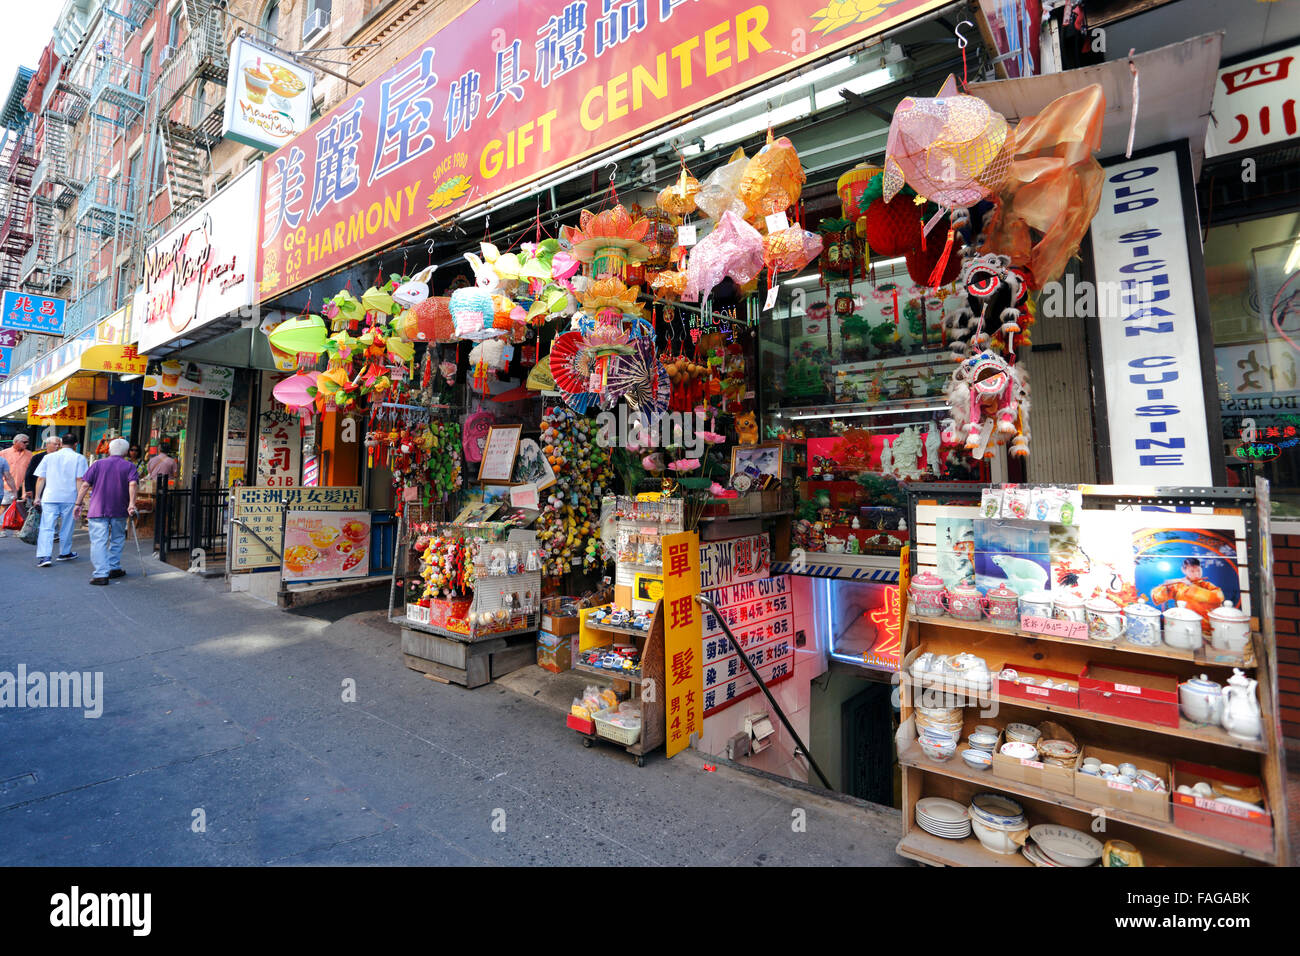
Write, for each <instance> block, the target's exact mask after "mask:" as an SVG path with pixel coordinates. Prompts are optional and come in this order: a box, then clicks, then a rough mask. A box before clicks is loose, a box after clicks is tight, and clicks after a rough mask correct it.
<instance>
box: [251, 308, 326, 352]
mask: <svg viewBox="0 0 1300 956" xmlns="http://www.w3.org/2000/svg"><path fill="white" fill-rule="evenodd" d="M328 337H329V332H328V331H327V330H326V328H325V320H324V319H322V318H321V317H320V316H319V315H299V316H294V317H293V318H289V319H285V320H284V321H283V322H281V323H279V324H278V325H277V326H275V328H273V329H271V331H270V332H268V333H267V334H266V340H267V342H269V343H270V346H271V349H272V351H274V352H277V353H280V354H282V355H286V356H290V357H294V358H296V357H297V356H299V355H310V356H312V357H313V358H314V357H317V356H319V355H320V354H321V353H322V352H324V351H325V343H326V340H327V339H328Z"/></svg>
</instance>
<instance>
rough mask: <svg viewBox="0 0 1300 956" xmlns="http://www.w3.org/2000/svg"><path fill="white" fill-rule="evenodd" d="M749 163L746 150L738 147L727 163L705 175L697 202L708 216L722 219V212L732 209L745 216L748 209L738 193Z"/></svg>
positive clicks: (738, 214)
mask: <svg viewBox="0 0 1300 956" xmlns="http://www.w3.org/2000/svg"><path fill="white" fill-rule="evenodd" d="M748 165H749V160H748V159H746V158H745V151H744V150H743V149H739V148H737V150H736V151H735V152H734V153H732V154H731V159H730V160H728V161H727V163H726V164H725V165H723V166H719V167H718V168H717V169H715V170H714V171H713V172H711V173H709V175H708V176H706V177H705V179H704V182H703V183H702V184H701V185H700V191H699V192H698V193H696V195H695V203H696V205H698V206H699V207H700V210H701V211H702V212H703V213H704V214H705V215H706V216H708V217H709V218H710V219H717V220H719V221H721V219H722V214H723V213H724V212H728V211H730V212H733V213H735V214H736V215H737V216H740V217H741V218H744V216H745V213H746V212H747V211H748V210H747V208H746V206H745V203H744V200H742V199H740V198H739V196H737V193H738V192H740V182H741V180H742V179H744V178H745V167H747V166H748Z"/></svg>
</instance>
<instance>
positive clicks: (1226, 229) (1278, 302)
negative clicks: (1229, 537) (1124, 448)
mask: <svg viewBox="0 0 1300 956" xmlns="http://www.w3.org/2000/svg"><path fill="white" fill-rule="evenodd" d="M1205 273H1206V284H1207V286H1208V288H1209V298H1210V317H1211V320H1212V322H1213V326H1214V359H1215V367H1216V374H1217V377H1218V387H1219V409H1220V413H1221V415H1222V419H1223V435H1222V441H1223V452H1224V458H1225V459H1226V461H1227V465H1228V483H1229V484H1231V485H1251V484H1253V483H1254V479H1255V476H1256V475H1259V476H1261V477H1264V478H1267V479H1268V480H1269V483H1270V486H1271V489H1270V490H1271V496H1272V502H1273V516H1274V517H1275V518H1290V519H1300V354H1297V352H1298V350H1300V213H1286V214H1284V215H1281V216H1271V217H1269V218H1267V219H1255V220H1252V221H1250V222H1241V223H1233V224H1231V225H1225V226H1215V227H1213V228H1211V229H1210V230H1209V234H1208V235H1207V237H1206V241H1205Z"/></svg>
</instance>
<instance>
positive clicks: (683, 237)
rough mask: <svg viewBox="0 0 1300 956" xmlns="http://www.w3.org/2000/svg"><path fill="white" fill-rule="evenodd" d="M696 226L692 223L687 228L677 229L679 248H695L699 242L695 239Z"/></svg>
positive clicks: (679, 227)
mask: <svg viewBox="0 0 1300 956" xmlns="http://www.w3.org/2000/svg"><path fill="white" fill-rule="evenodd" d="M695 230H696V226H695V224H694V223H690V224H688V225H685V226H678V227H677V244H678V245H679V246H693V245H695V243H696V242H697V241H698V240H697V239H696V238H695Z"/></svg>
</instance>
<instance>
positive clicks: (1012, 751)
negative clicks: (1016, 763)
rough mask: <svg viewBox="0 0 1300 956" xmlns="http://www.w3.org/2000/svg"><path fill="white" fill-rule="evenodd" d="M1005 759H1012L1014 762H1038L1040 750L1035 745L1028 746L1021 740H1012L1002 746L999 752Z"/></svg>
mask: <svg viewBox="0 0 1300 956" xmlns="http://www.w3.org/2000/svg"><path fill="white" fill-rule="evenodd" d="M998 753H1000V754H1002V755H1003V756H1005V757H1011V758H1012V759H1013V760H1037V759H1038V748H1037V747H1035V746H1034V745H1033V744H1027V743H1024V742H1022V741H1019V740H1012V741H1010V742H1008V743H1005V744H1003V745H1002V749H1001V750H999V751H998Z"/></svg>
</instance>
